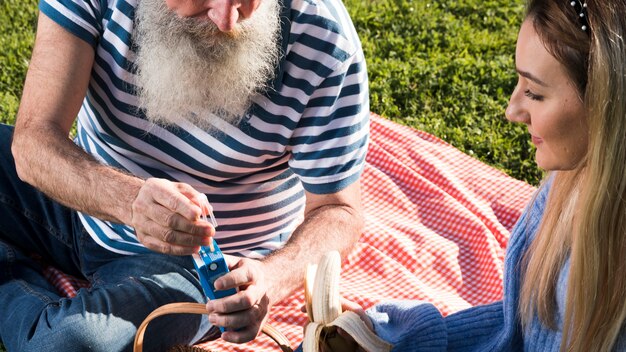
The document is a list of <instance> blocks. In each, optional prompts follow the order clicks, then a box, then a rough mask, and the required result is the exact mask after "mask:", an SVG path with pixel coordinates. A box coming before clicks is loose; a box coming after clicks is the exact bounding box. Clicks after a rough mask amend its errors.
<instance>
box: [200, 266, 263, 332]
mask: <svg viewBox="0 0 626 352" xmlns="http://www.w3.org/2000/svg"><path fill="white" fill-rule="evenodd" d="M224 257H225V259H226V262H227V264H228V267H229V268H230V270H231V271H230V272H229V273H228V274H226V275H224V276H222V277H220V278H219V279H217V280H215V283H214V285H215V288H216V289H224V290H225V289H229V288H237V289H238V290H239V292H237V293H236V294H234V295H232V296H228V297H224V298H221V299H216V300H212V301H209V302H208V303H207V304H206V308H207V311H208V313H209V321H210V322H211V324H213V325H217V326H222V327H225V328H226V331H225V332H224V333H223V334H222V338H223V339H224V340H226V341H228V342H233V343H244V342H248V341H252V340H254V338H256V337H257V335H258V334H259V332H260V331H261V329H262V327H263V324H264V323H265V321H266V320H267V316H268V312H269V309H270V304H271V302H270V298H269V295H268V291H269V288H270V287H269V286H268V283H267V281H266V280H265V270H264V269H265V268H264V266H265V265H264V264H263V263H262V262H261V261H258V260H254V259H248V258H239V257H234V256H229V255H225V256H224Z"/></svg>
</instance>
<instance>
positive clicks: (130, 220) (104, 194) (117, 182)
mask: <svg viewBox="0 0 626 352" xmlns="http://www.w3.org/2000/svg"><path fill="white" fill-rule="evenodd" d="M37 26H38V27H37V28H38V29H37V37H36V41H35V47H34V49H33V55H32V58H31V62H30V65H29V69H28V73H27V76H26V81H25V84H24V92H23V94H22V101H21V103H20V109H19V111H18V117H17V121H16V126H15V133H14V136H13V142H12V147H11V150H12V153H13V156H14V158H15V165H16V170H17V173H18V175H19V177H20V178H21V179H22V180H23V181H25V182H27V183H29V184H31V185H33V186H34V187H36V188H38V189H40V190H41V191H43V192H44V193H46V194H47V195H48V196H50V197H51V198H53V199H55V200H57V201H59V202H60V203H62V204H64V205H66V206H68V207H70V208H73V209H76V210H79V211H81V212H85V213H88V214H90V215H93V216H96V217H98V218H100V219H103V220H110V221H113V222H118V223H124V224H129V225H132V226H134V227H135V230H136V232H137V236H138V238H139V240H140V241H141V242H142V243H143V244H144V245H145V246H146V247H148V248H150V249H153V250H156V251H160V252H165V253H171V254H190V253H192V252H193V251H195V250H197V247H198V246H199V245H204V244H206V243H208V237H206V236H212V235H213V233H214V232H213V231H214V230H213V228H212V227H211V226H210V225H208V224H205V223H203V222H201V221H198V218H199V216H200V213H201V212H202V210H201V209H200V206H199V205H200V204H199V203H198V202H197V201H196V199H200V198H199V197H200V194H199V193H198V192H196V191H195V190H193V189H192V188H191V187H190V186H188V185H185V184H180V183H173V182H169V181H166V180H157V179H149V180H147V181H144V180H142V179H140V178H137V177H134V176H132V175H129V174H126V173H124V172H121V171H118V170H116V169H114V168H111V167H109V166H106V165H102V164H101V163H99V162H98V161H97V160H95V159H94V158H93V157H91V156H90V155H89V154H87V153H86V152H85V151H83V150H82V149H81V148H79V147H78V146H76V145H75V144H74V143H73V142H72V141H71V140H70V139H69V138H68V135H69V131H70V129H71V126H72V123H73V122H74V120H75V118H76V116H77V114H78V111H79V109H80V106H81V103H82V100H83V98H84V97H85V92H86V90H87V85H88V84H89V79H90V73H91V68H92V65H93V63H94V49H93V48H92V47H91V46H90V45H89V44H88V43H87V42H85V41H83V40H81V39H79V38H78V37H76V36H74V35H72V34H71V33H70V32H68V31H66V30H65V29H63V28H62V27H61V26H59V25H58V24H57V23H55V22H53V21H52V20H51V19H49V18H48V17H47V16H45V15H44V14H41V13H40V15H39V22H38V25H37ZM205 210H206V209H205Z"/></svg>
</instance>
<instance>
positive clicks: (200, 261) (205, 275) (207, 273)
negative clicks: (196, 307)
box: [192, 212, 237, 332]
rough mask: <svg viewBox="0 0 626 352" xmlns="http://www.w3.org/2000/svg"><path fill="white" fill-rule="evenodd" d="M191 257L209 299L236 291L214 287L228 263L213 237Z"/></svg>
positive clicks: (232, 293) (212, 219)
mask: <svg viewBox="0 0 626 352" xmlns="http://www.w3.org/2000/svg"><path fill="white" fill-rule="evenodd" d="M209 215H210V216H211V222H212V223H213V226H214V227H217V221H216V220H215V217H213V213H212V212H209ZM203 219H204V220H205V221H207V219H206V216H205V215H203ZM192 258H193V264H194V265H195V267H196V270H197V271H198V276H199V277H200V284H202V289H203V290H204V294H205V295H206V296H207V297H208V298H209V299H210V300H213V299H218V298H223V297H227V296H230V295H234V294H235V293H237V290H236V289H234V288H231V289H227V290H216V289H215V286H214V283H215V280H217V279H218V278H220V277H222V276H224V275H225V274H226V273H228V272H229V270H228V265H226V260H225V259H224V254H223V253H222V251H221V250H220V248H219V247H218V246H217V242H215V239H213V242H212V244H211V245H210V246H202V247H200V250H199V251H198V253H194V254H192ZM219 328H220V330H221V331H222V332H224V328H223V327H221V326H220V327H219Z"/></svg>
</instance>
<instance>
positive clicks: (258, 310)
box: [207, 181, 363, 343]
mask: <svg viewBox="0 0 626 352" xmlns="http://www.w3.org/2000/svg"><path fill="white" fill-rule="evenodd" d="M306 197H307V201H306V208H305V216H304V221H303V222H302V223H301V224H300V226H298V228H297V229H296V230H295V231H294V233H293V234H292V235H291V238H290V239H289V241H288V242H287V243H286V244H285V246H284V247H283V248H282V249H280V250H278V251H276V252H273V253H272V254H270V255H269V256H268V257H266V258H264V259H263V260H261V261H256V260H252V259H245V258H234V257H228V261H229V266H231V270H232V271H231V272H230V273H229V274H227V275H224V276H222V277H221V278H219V279H218V280H216V281H215V287H216V288H218V289H226V288H233V287H239V288H241V287H245V290H241V291H239V292H238V293H237V294H236V295H233V296H231V297H226V298H223V299H219V300H215V301H209V302H208V303H207V310H208V312H209V313H210V315H209V321H210V322H211V323H213V324H215V325H219V326H225V327H228V328H230V329H231V330H230V331H226V332H225V333H224V334H222V338H223V339H225V340H227V341H231V342H236V343H241V342H246V341H250V340H252V339H254V338H255V337H256V336H257V334H258V333H259V331H260V329H261V327H262V326H263V323H264V322H265V320H266V319H267V313H268V312H269V309H270V307H271V306H273V305H274V304H276V303H277V302H279V301H280V300H282V299H284V298H286V297H288V296H289V295H290V294H292V293H293V292H294V291H295V290H297V289H299V288H300V287H302V284H303V282H304V281H303V280H304V274H305V270H306V266H307V264H309V263H317V262H318V261H319V259H320V258H321V257H322V255H323V254H324V253H326V252H328V251H332V250H337V251H339V253H341V255H342V258H343V259H345V257H346V256H347V255H348V253H349V252H350V250H351V249H352V248H353V247H354V245H355V243H356V242H357V241H358V239H359V237H360V235H361V232H362V229H363V219H362V215H361V193H360V184H359V182H358V181H357V182H354V183H353V184H352V185H350V186H348V187H346V188H345V189H343V190H342V191H340V192H337V193H334V194H326V195H317V194H313V193H309V192H307V194H306ZM234 330H236V331H234Z"/></svg>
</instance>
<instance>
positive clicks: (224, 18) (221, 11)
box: [207, 0, 260, 32]
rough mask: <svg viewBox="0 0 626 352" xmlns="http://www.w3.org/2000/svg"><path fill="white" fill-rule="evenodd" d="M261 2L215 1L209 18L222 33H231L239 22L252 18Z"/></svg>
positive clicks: (254, 0) (252, 0)
mask: <svg viewBox="0 0 626 352" xmlns="http://www.w3.org/2000/svg"><path fill="white" fill-rule="evenodd" d="M259 3H260V0H215V1H212V2H211V7H210V8H209V10H208V13H207V15H208V17H209V19H211V21H213V23H215V25H216V26H217V27H218V28H219V30H220V31H222V32H230V31H232V30H233V28H235V25H236V24H237V22H239V21H241V20H244V19H247V18H250V17H251V16H252V14H253V13H254V11H256V9H257V7H259Z"/></svg>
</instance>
